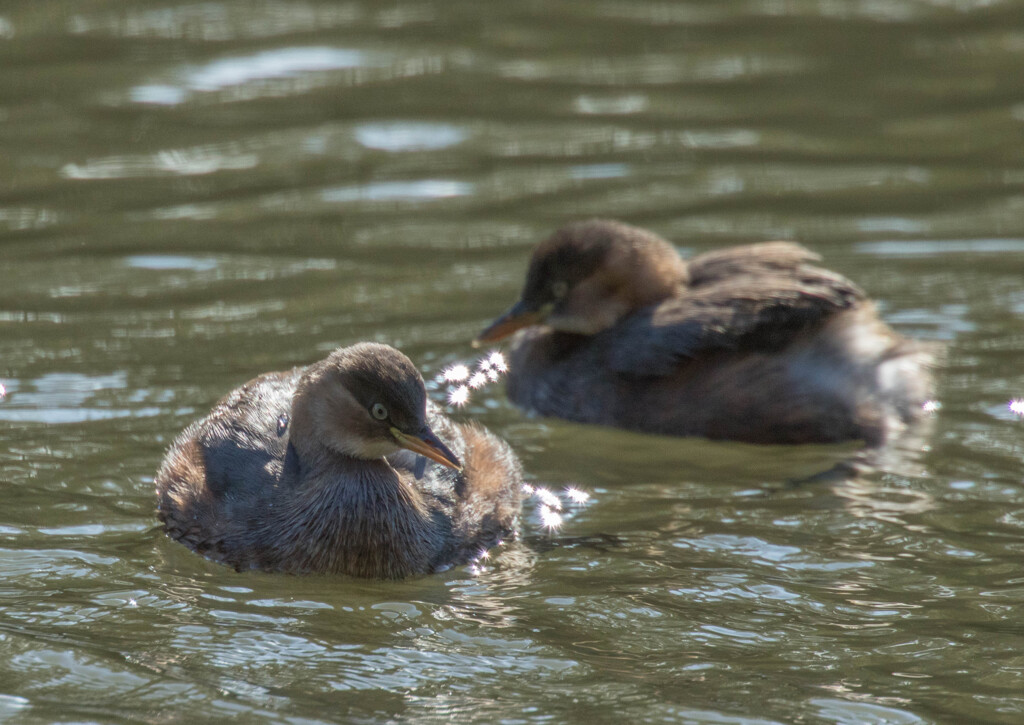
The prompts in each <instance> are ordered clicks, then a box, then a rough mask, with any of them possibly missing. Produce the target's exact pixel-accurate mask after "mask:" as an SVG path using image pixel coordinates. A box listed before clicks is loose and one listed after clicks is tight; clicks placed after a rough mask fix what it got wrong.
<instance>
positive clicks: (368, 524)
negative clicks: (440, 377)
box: [156, 343, 522, 578]
mask: <svg viewBox="0 0 1024 725" xmlns="http://www.w3.org/2000/svg"><path fill="white" fill-rule="evenodd" d="M420 456H425V457H426V458H429V459H431V460H430V461H427V460H426V459H424V458H421V457H420ZM460 461H461V462H462V463H461V464H460ZM521 476H522V472H521V470H520V466H519V461H518V459H517V458H516V456H515V454H514V453H513V452H512V450H511V449H510V448H509V447H508V445H507V444H506V443H505V442H504V441H502V440H500V439H499V438H497V437H495V436H494V435H492V434H491V433H489V432H488V431H487V430H485V429H484V428H482V427H480V426H478V425H472V424H470V425H464V424H461V423H455V422H453V421H451V420H449V419H448V418H446V417H445V416H444V415H443V414H442V412H441V411H440V409H439V408H438V407H437V406H436V405H435V404H434V403H433V402H431V401H430V400H428V399H427V396H426V392H425V390H424V386H423V378H421V377H420V374H419V373H418V372H417V370H416V368H415V367H413V364H412V362H410V361H409V359H408V358H407V357H406V356H405V355H403V354H402V353H400V352H399V351H398V350H395V349H394V348H391V347H388V346H387V345H379V344H375V343H360V344H358V345H353V346H352V347H347V348H342V349H340V350H336V351H335V352H333V353H332V354H331V355H330V356H329V357H327V359H325V360H321V361H320V362H317V363H315V364H313V365H310V366H309V367H306V368H297V369H295V370H292V371H290V372H279V373H268V374H266V375H261V376H260V377H258V378H256V379H254V380H251V381H249V382H248V383H246V384H245V385H243V386H241V387H240V388H237V389H236V390H234V391H232V392H231V393H229V394H228V395H227V396H226V397H224V398H223V399H222V400H221V401H220V402H219V403H218V404H217V405H216V407H214V409H213V410H212V411H211V412H210V414H209V415H207V416H206V417H205V418H203V419H202V420H199V421H197V422H195V423H193V424H192V425H190V426H189V427H188V428H186V429H185V430H184V432H182V434H181V435H180V436H178V439H177V440H176V441H175V442H174V444H173V445H172V446H171V448H170V451H169V452H168V453H167V456H166V458H165V459H164V462H163V464H162V465H161V467H160V470H159V472H158V473H157V475H156V490H157V496H158V499H159V516H160V519H161V520H162V521H163V523H164V528H165V530H166V531H167V533H168V534H169V535H170V536H171V537H173V538H175V539H177V540H178V541H180V542H182V543H183V544H185V545H186V546H188V547H190V548H192V549H193V550H195V551H196V552H198V553H200V554H204V555H205V556H207V557H209V558H211V559H213V560H215V561H219V562H223V563H225V564H229V565H231V566H234V567H235V568H236V569H239V570H241V569H265V570H271V571H286V572H295V573H300V572H326V573H343V574H350V575H353V576H363V577H376V578H395V577H403V576H408V575H412V574H422V573H428V572H433V571H438V570H440V569H444V568H446V567H448V566H450V565H454V564H460V563H464V562H466V561H469V560H470V559H472V558H474V557H475V556H477V555H479V554H480V553H482V552H483V551H484V550H485V549H486V548H487V547H489V546H493V545H494V544H496V543H498V542H499V541H500V540H501V539H502V538H504V537H507V536H510V535H514V533H515V527H516V524H517V520H518V515H519V510H520V505H521V496H522V493H521V485H522V481H521Z"/></svg>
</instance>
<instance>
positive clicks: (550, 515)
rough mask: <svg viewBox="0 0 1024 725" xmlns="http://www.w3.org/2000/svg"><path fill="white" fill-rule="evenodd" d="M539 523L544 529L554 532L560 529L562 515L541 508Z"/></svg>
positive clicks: (549, 509)
mask: <svg viewBox="0 0 1024 725" xmlns="http://www.w3.org/2000/svg"><path fill="white" fill-rule="evenodd" d="M540 523H541V525H542V526H543V527H544V528H545V529H548V530H550V531H554V530H555V529H560V528H561V527H562V524H563V523H564V521H563V519H562V514H560V513H558V512H557V511H555V510H554V509H553V508H550V507H548V506H541V507H540Z"/></svg>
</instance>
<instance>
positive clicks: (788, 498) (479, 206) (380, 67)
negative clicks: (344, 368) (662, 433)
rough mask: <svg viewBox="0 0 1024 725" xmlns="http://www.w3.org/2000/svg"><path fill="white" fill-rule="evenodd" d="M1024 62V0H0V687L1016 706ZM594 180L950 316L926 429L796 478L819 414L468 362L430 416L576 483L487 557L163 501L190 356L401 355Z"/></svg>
mask: <svg viewBox="0 0 1024 725" xmlns="http://www.w3.org/2000/svg"><path fill="white" fill-rule="evenodd" d="M1022 68H1024V5H1021V4H1020V3H1017V2H971V1H969V0H960V1H957V0H949V1H948V2H943V1H940V0H934V1H924V0H920V1H911V0H893V1H892V2H881V1H880V0H878V1H871V0H865V1H864V2H849V3H840V2H830V1H828V0H820V1H817V2H812V1H799V0H793V1H791V2H779V1H776V0H754V1H749V2H714V3H706V2H692V3H688V2H643V1H634V0H629V1H627V0H610V1H608V2H550V3H539V2H531V3H527V2H506V3H483V2H458V1H456V2H447V3H441V2H401V1H400V2H392V3H386V4H384V3H380V4H376V3H370V2H351V3H333V2H330V3H328V2H324V3H318V2H275V1H273V0H264V1H260V2H242V1H237V2H207V3H193V4H186V3H180V4H175V3H158V2H144V3H134V4H126V3H118V2H109V1H106V2H105V1H101V0H91V1H90V0H85V1H82V0H78V1H76V2H71V1H70V0H50V1H47V2H32V3H29V2H24V3H2V4H0V275H2V280H3V281H2V284H0V382H2V384H3V385H4V386H5V387H6V391H7V394H6V397H5V398H4V399H3V400H2V401H0V492H2V497H3V506H2V512H0V587H2V589H3V595H2V597H0V720H7V721H11V722H68V723H70V722H103V723H110V722H153V723H165V722H179V721H188V720H192V721H196V720H198V721H237V722H296V723H299V722H302V723H305V722H385V721H407V722H508V723H517V722H528V723H534V722H587V723H605V722H607V723H621V722H642V721H646V722H652V721H653V722H657V721H678V722H709V723H767V722H773V723H774V722H778V723H793V722H798V723H832V722H841V723H863V722H891V723H931V722H968V721H971V722H1003V723H1017V722H1020V721H1021V720H1022V719H1024V625H1022V624H1021V622H1022V620H1024V567H1022V563H1021V562H1022V554H1024V482H1022V465H1021V459H1022V454H1024V443H1022V440H1021V438H1022V432H1024V422H1022V421H1021V420H1019V419H1018V418H1017V417H1016V416H1014V414H1013V413H1012V412H1011V411H1010V410H1009V408H1008V402H1009V401H1010V400H1011V399H1013V398H1020V397H1024V379H1022V375H1021V362H1020V360H1021V352H1022V350H1024V334H1022V332H1021V330H1022V319H1024V282H1022V278H1024V74H1022V71H1021V69H1022ZM595 214H600V215H605V216H614V217H617V218H621V219H624V220H626V221H629V222H632V223H636V224H640V225H642V226H646V227H650V228H652V229H654V230H656V231H658V232H659V233H661V234H663V235H665V236H666V237H668V238H669V239H672V240H673V241H675V242H676V243H677V244H678V245H679V246H680V248H681V249H682V250H683V251H684V252H686V253H693V252H699V251H703V250H706V249H711V248H714V247H716V246H719V245H724V244H731V243H736V242H747V241H758V240H765V239H772V238H788V239H796V240H798V241H801V242H803V243H805V244H807V245H808V246H810V247H812V248H813V249H814V250H816V251H818V252H820V253H821V254H823V255H824V256H825V258H826V261H827V263H828V265H829V266H831V267H833V268H835V269H838V270H840V271H842V272H843V273H845V274H847V275H848V276H850V277H852V278H853V279H855V280H856V281H857V282H859V283H860V284H861V285H862V286H863V287H864V288H865V289H867V290H868V291H869V292H870V293H871V294H872V295H873V296H875V297H876V298H877V299H878V300H879V304H880V307H881V309H882V311H883V314H884V316H885V318H886V319H887V320H888V321H890V323H891V324H893V326H895V327H896V328H897V329H899V330H900V331H901V332H903V333H905V334H908V335H913V336H918V337H922V338H926V339H932V340H942V341H945V342H947V343H948V344H949V346H950V349H949V357H948V361H947V364H946V366H945V368H944V370H943V371H942V373H941V376H940V396H939V399H940V401H941V403H942V408H941V410H940V411H939V413H938V414H937V416H936V417H935V420H934V431H933V432H932V434H931V437H930V438H928V439H926V440H923V441H913V442H910V443H908V444H907V445H906V446H905V447H903V448H902V449H899V450H894V451H891V452H890V455H889V456H888V457H887V459H886V460H885V461H884V462H883V465H882V467H881V469H880V470H879V471H878V472H876V473H871V474H867V475H864V476H862V477H860V478H857V479H855V480H845V481H832V482H822V483H819V484H815V485H792V484H791V483H790V482H791V481H792V480H794V479H798V478H800V477H802V476H806V475H809V474H812V473H815V472H817V471H820V470H823V469H825V468H828V467H829V466H830V465H831V464H832V463H833V462H835V461H837V460H840V459H841V458H843V457H844V456H845V455H847V454H848V453H849V452H850V449H849V448H848V447H846V448H814V447H810V448H790V449H785V448H759V447H753V446H743V445H735V444H722V443H717V444H711V443H707V442H703V441H699V440H685V441H682V440H669V439H660V438H652V437H642V436H636V435H631V434H628V433H622V432H617V431H609V430H600V429H594V428H585V427H580V426H574V425H570V424H566V423H559V422H555V421H546V420H540V419H536V418H528V417H525V416H523V415H522V414H520V413H519V412H518V411H516V410H515V409H513V408H512V407H511V406H510V405H509V404H508V403H507V402H506V401H505V399H504V396H503V394H502V391H501V389H500V386H491V387H488V388H487V389H485V390H484V391H481V392H479V393H477V394H476V395H475V397H474V398H473V400H472V402H471V403H470V405H469V406H468V407H467V408H466V409H465V410H464V411H460V412H456V413H454V415H455V416H456V417H459V418H464V419H465V418H476V419H479V420H481V421H482V422H484V423H485V424H486V425H488V426H489V427H491V428H492V429H493V430H495V431H496V432H498V433H499V434H501V435H502V436H504V437H506V438H507V439H508V440H509V441H510V442H511V443H512V445H513V446H514V447H515V449H516V450H517V451H518V452H519V454H520V456H521V457H522V459H523V462H524V465H525V467H526V469H527V471H528V473H529V477H530V480H531V481H533V482H535V483H544V484H546V485H549V486H551V487H553V488H560V487H562V486H565V485H570V484H572V485H577V486H580V487H582V488H584V489H585V490H587V491H589V492H590V493H591V494H592V499H591V502H590V503H589V505H587V506H586V507H583V508H581V509H579V510H577V511H576V512H575V513H574V515H573V516H572V517H570V518H569V519H568V520H567V521H566V523H565V525H564V526H563V527H562V529H561V530H560V531H558V532H555V533H547V532H546V531H544V530H543V528H542V527H541V526H540V525H539V522H538V519H537V515H536V510H535V509H534V508H533V507H529V508H528V516H527V522H526V527H525V532H524V533H525V536H524V541H523V542H522V543H521V544H519V545H516V546H515V547H513V548H510V549H509V550H507V551H504V552H503V553H502V554H501V555H500V556H497V557H494V558H492V559H491V560H490V561H489V562H488V563H487V564H486V567H485V568H484V570H482V571H478V570H475V569H470V568H459V569H455V570H453V571H450V572H447V573H445V574H443V575H439V576H434V577H429V578H423V579H416V580H411V581H405V582H398V583H378V582H364V581H353V580H348V579H340V578H323V577H308V578H295V577H284V576H272V575H265V574H253V573H247V574H237V573H235V572H233V571H230V570H228V569H225V568H223V567H220V566H216V565H214V564H211V563H209V562H206V561H204V560H203V559H201V558H199V557H196V556H195V555H193V554H191V553H190V552H188V551H187V550H186V549H184V547H181V546H179V545H177V544H174V543H172V542H170V541H168V540H166V538H165V537H164V536H163V535H162V534H161V533H160V532H159V531H158V530H157V529H156V528H155V516H154V507H155V502H154V497H153V494H152V490H151V489H152V476H153V473H154V472H155V470H156V468H157V466H158V464H159V462H160V459H161V456H162V454H163V452H164V450H165V448H166V446H167V445H168V443H169V442H170V440H171V439H172V438H173V436H174V435H176V434H177V432H178V431H179V430H181V428H183V427H184V426H185V425H186V424H187V423H188V422H190V421H191V420H193V419H194V418H196V417H198V416H200V415H202V414H204V413H205V412H206V411H207V410H208V409H209V407H210V406H211V405H212V404H213V402H214V401H215V400H217V399H218V398H219V397H220V396H221V395H222V394H223V393H225V392H226V391H228V390H229V389H231V388H232V387H234V386H236V385H238V384H239V383H241V382H243V381H245V380H247V379H249V378H251V377H253V376H254V375H256V374H258V373H260V372H264V371H267V370H275V369H284V368H287V367H290V366H292V365H296V364H301V363H305V362H309V361H312V360H314V359H317V358H319V357H322V356H323V355H324V354H325V353H326V352H327V351H328V350H330V349H332V348H334V347H336V346H339V345H344V344H348V343H352V342H355V341H358V340H364V339H374V340H380V341H384V342H388V343H391V344H393V345H396V346H398V347H400V348H401V349H402V350H403V351H405V352H406V353H407V354H408V355H409V356H410V357H411V358H412V359H413V360H414V361H415V362H416V364H417V365H418V366H419V367H420V368H421V369H422V370H423V372H424V374H425V376H427V377H428V378H433V376H434V375H435V374H436V373H437V372H438V371H439V370H440V369H441V368H443V367H444V366H445V365H447V364H449V363H451V362H454V361H456V360H463V359H471V357H472V355H473V354H474V353H473V351H472V350H471V349H470V347H469V340H470V339H471V338H472V337H473V335H474V334H475V333H476V332H478V331H479V330H480V329H481V328H482V327H483V326H484V324H486V323H487V322H488V321H489V320H490V319H491V318H492V317H493V316H494V315H496V314H497V313H498V312H500V311H501V310H502V309H504V308H505V307H506V306H507V305H508V303H510V302H511V301H512V299H513V297H514V295H515V294H516V292H517V291H518V288H519V285H520V282H521V277H522V275H523V271H524V268H525V262H526V257H527V255H528V253H529V250H530V249H531V247H532V246H533V244H534V243H536V241H538V240H539V239H540V238H541V237H542V236H543V235H545V234H546V233H547V232H549V231H550V230H551V229H552V228H554V227H555V226H558V225H560V224H562V223H564V222H565V221H568V220H571V219H577V218H581V217H586V216H591V215H595ZM433 394H434V395H435V396H437V397H438V399H439V400H440V399H441V398H442V397H443V391H441V390H438V389H436V387H435V389H434V390H433Z"/></svg>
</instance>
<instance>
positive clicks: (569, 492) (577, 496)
mask: <svg viewBox="0 0 1024 725" xmlns="http://www.w3.org/2000/svg"><path fill="white" fill-rule="evenodd" d="M564 493H565V496H566V498H568V499H569V500H570V501H572V502H573V503H576V504H585V503H586V502H587V501H589V500H590V494H589V493H587V492H586V491H581V490H580V489H578V488H576V487H575V486H566V487H565V491H564Z"/></svg>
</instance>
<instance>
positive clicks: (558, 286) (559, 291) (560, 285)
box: [551, 280, 569, 300]
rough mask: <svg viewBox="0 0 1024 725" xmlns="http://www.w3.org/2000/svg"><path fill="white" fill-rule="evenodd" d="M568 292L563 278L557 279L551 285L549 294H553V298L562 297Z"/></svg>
mask: <svg viewBox="0 0 1024 725" xmlns="http://www.w3.org/2000/svg"><path fill="white" fill-rule="evenodd" d="M568 292H569V284H568V282H565V281H564V280H558V281H557V282H555V283H554V284H552V285H551V294H552V295H554V297H555V299H558V300H560V299H562V298H563V297H565V295H566V294H567V293H568Z"/></svg>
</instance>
